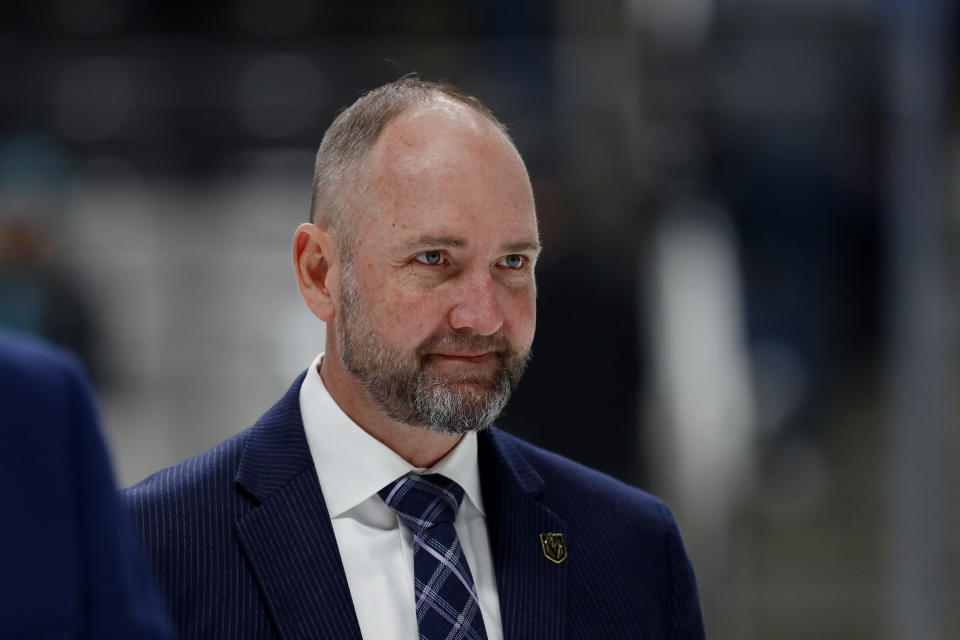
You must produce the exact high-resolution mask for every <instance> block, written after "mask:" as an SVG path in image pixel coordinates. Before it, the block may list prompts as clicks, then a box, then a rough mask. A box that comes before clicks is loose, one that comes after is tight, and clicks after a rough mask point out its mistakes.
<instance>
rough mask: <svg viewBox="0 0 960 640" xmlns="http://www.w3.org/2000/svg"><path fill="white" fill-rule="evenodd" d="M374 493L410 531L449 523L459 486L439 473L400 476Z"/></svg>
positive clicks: (458, 498)
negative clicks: (377, 494) (378, 495)
mask: <svg viewBox="0 0 960 640" xmlns="http://www.w3.org/2000/svg"><path fill="white" fill-rule="evenodd" d="M378 493H379V494H380V497H381V498H383V501H384V502H385V503H386V504H387V506H388V507H390V510H391V511H393V512H394V513H395V514H397V516H399V518H400V520H401V521H403V523H404V524H405V525H406V526H407V528H408V529H410V530H411V531H413V532H414V533H417V532H421V531H424V530H426V529H430V528H432V527H434V526H436V525H438V524H440V523H444V522H449V523H451V524H452V523H453V521H454V520H455V519H456V517H457V511H458V510H459V509H460V502H461V501H462V500H463V488H462V487H461V486H460V485H458V484H457V483H456V482H454V481H453V480H451V479H450V478H447V477H445V476H442V475H440V474H439V473H431V474H428V475H422V476H421V475H408V476H403V477H402V478H398V479H397V480H394V481H393V482H391V483H390V484H388V485H387V486H385V487H384V488H383V489H381V490H380V491H379V492H378Z"/></svg>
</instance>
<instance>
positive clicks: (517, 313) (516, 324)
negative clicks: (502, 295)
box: [503, 291, 537, 348]
mask: <svg viewBox="0 0 960 640" xmlns="http://www.w3.org/2000/svg"><path fill="white" fill-rule="evenodd" d="M503 315H504V328H505V331H506V333H507V337H509V338H510V339H511V341H512V342H514V343H515V344H517V345H523V346H525V347H527V348H529V347H530V345H531V344H532V343H533V333H534V330H535V329H536V326H537V300H536V293H535V292H533V291H530V292H517V293H513V294H511V295H510V297H509V298H508V300H507V301H506V302H505V304H504V314H503Z"/></svg>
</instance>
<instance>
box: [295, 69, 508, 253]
mask: <svg viewBox="0 0 960 640" xmlns="http://www.w3.org/2000/svg"><path fill="white" fill-rule="evenodd" d="M439 97H446V98H449V99H451V100H454V101H456V102H459V103H460V104H463V105H465V106H467V107H469V108H470V109H472V110H473V111H475V112H476V113H477V114H479V115H480V116H482V117H483V118H485V119H486V120H488V121H489V122H491V123H492V124H493V125H495V126H496V127H497V129H499V130H500V131H502V132H503V134H504V135H506V136H507V138H508V139H509V138H510V136H509V134H508V133H507V128H506V127H505V126H504V125H503V123H501V122H500V121H499V120H497V118H496V116H494V115H493V113H492V112H491V111H490V109H488V108H487V106H486V105H484V104H483V103H482V102H480V100H478V99H477V98H475V97H473V96H471V95H468V94H466V93H464V92H463V91H461V90H460V89H458V88H457V87H455V86H453V85H451V84H447V83H445V82H428V81H426V80H421V79H420V78H417V77H414V76H404V77H402V78H400V79H399V80H395V81H393V82H390V83H388V84H385V85H383V86H381V87H378V88H376V89H374V90H372V91H370V92H368V93H366V94H364V95H363V96H361V97H360V98H359V99H357V101H356V102H354V103H353V104H352V105H350V106H349V107H347V108H346V109H345V110H344V111H342V112H341V113H340V115H338V116H337V117H336V119H335V120H334V121H333V123H332V124H331V125H330V127H329V128H328V129H327V131H326V133H324V134H323V141H321V143H320V148H319V150H318V151H317V160H316V163H315V164H314V171H313V192H312V194H311V198H310V217H309V219H310V221H311V222H313V223H314V224H316V225H318V226H320V227H323V228H326V229H329V230H330V232H331V233H333V234H335V235H339V236H340V237H341V241H342V242H343V243H344V246H341V251H348V250H349V249H348V246H347V245H348V244H349V242H350V240H349V237H350V235H351V233H350V232H351V228H352V225H350V224H349V223H348V222H349V218H350V217H352V215H353V213H354V212H352V211H349V208H350V207H349V204H348V202H347V197H346V196H347V194H348V193H355V192H356V191H358V188H357V187H358V186H359V185H357V184H355V183H353V180H352V179H353V177H354V176H355V175H356V174H357V172H358V171H359V169H360V166H361V164H362V162H363V160H364V158H366V156H367V154H368V153H369V152H370V149H372V148H373V146H374V145H375V144H376V142H377V140H378V139H379V138H380V134H381V133H383V130H384V128H385V127H386V126H387V125H388V124H389V123H390V122H391V121H392V120H393V119H394V118H396V117H397V116H399V115H400V114H402V113H404V112H405V111H407V110H409V109H411V108H413V107H416V106H420V105H424V104H428V103H430V102H431V101H433V100H435V99H436V98H439ZM511 142H512V141H511Z"/></svg>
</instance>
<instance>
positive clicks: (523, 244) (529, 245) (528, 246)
mask: <svg viewBox="0 0 960 640" xmlns="http://www.w3.org/2000/svg"><path fill="white" fill-rule="evenodd" d="M405 244H406V246H407V247H408V248H410V249H418V248H420V247H452V248H454V249H462V248H464V247H465V246H467V241H466V240H465V239H464V238H460V237H456V236H420V237H419V238H416V239H414V240H410V241H408V242H406V243H405ZM500 250H501V251H505V252H507V253H523V252H526V251H529V252H533V253H539V252H540V243H539V242H537V241H535V240H534V241H531V240H522V241H519V242H509V243H507V244H505V245H503V246H501V247H500Z"/></svg>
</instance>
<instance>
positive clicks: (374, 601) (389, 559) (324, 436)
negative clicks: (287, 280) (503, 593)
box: [300, 353, 503, 640]
mask: <svg viewBox="0 0 960 640" xmlns="http://www.w3.org/2000/svg"><path fill="white" fill-rule="evenodd" d="M322 359H323V354H322V353H321V354H320V355H319V356H317V358H316V359H315V360H314V361H313V364H311V365H310V368H309V369H308V370H307V375H306V378H304V380H303V386H302V387H301V388H300V413H301V415H302V416H303V426H304V428H305V429H306V434H307V443H308V445H309V446H310V454H311V455H312V456H313V462H314V465H315V466H316V469H317V476H318V477H319V478H320V488H321V489H322V490H323V498H324V500H325V501H326V503H327V511H329V513H330V520H331V522H332V524H333V533H334V536H336V539H337V546H338V547H339V549H340V559H341V560H342V561H343V569H344V571H345V572H346V574H347V584H348V585H349V587H350V595H351V597H352V598H353V606H354V609H355V610H356V612H357V620H358V621H359V622H360V631H361V633H362V634H363V637H364V638H365V639H366V640H394V639H395V640H416V639H417V638H418V631H417V615H416V609H415V607H414V595H413V539H412V538H413V536H412V535H411V533H410V531H409V530H408V529H407V528H406V527H405V526H402V525H401V524H400V520H399V518H398V517H397V516H396V515H395V514H394V513H393V512H392V511H390V509H389V508H388V507H387V505H386V504H384V502H383V500H382V499H381V498H380V496H379V495H377V492H378V491H379V490H380V489H382V488H383V487H385V486H386V485H388V484H390V483H391V482H393V481H394V480H396V479H397V478H399V477H401V476H404V475H406V474H408V473H410V472H411V471H414V472H417V473H440V474H443V475H444V476H446V477H448V478H450V479H451V480H454V481H455V482H456V483H457V484H459V485H460V486H461V487H463V490H464V494H465V497H464V499H463V503H462V504H461V505H460V511H459V512H458V513H457V519H456V520H455V521H454V524H453V526H454V528H455V529H456V530H457V536H459V538H460V543H461V545H462V546H463V552H464V555H465V556H466V559H467V564H468V565H469V566H470V571H471V573H472V574H473V580H474V583H475V584H476V587H477V595H478V596H479V600H480V612H481V613H482V614H483V625H484V627H485V628H486V630H487V638H488V639H489V640H501V639H502V638H503V628H502V624H501V621H500V599H499V597H498V596H497V583H496V577H495V576H494V572H493V558H492V556H491V554H490V542H489V540H488V538H487V526H486V517H485V515H484V510H483V498H482V497H481V495H480V469H479V466H478V463H477V436H476V434H475V433H468V434H467V435H465V436H464V437H463V438H462V439H461V440H460V442H459V443H458V444H457V446H455V447H454V448H453V450H451V451H450V453H448V454H447V455H446V456H444V457H443V458H442V459H441V460H440V461H439V462H437V463H436V464H435V465H433V466H432V467H430V468H429V469H420V468H417V467H414V466H412V465H410V463H408V462H407V461H406V460H404V459H403V458H401V457H400V456H399V455H397V454H396V453H395V452H394V451H393V450H392V449H390V448H389V447H387V446H386V445H384V444H383V443H381V442H380V441H379V440H377V439H375V438H374V437H373V436H371V435H370V434H368V433H367V432H366V431H364V430H363V429H362V428H360V427H359V426H358V425H357V424H356V423H355V422H353V420H351V419H350V418H349V417H348V416H347V414H346V413H344V412H343V410H342V409H341V408H340V407H339V406H338V405H337V403H336V402H335V401H334V399H333V397H331V396H330V393H329V392H328V391H327V388H326V387H325V386H324V384H323V379H322V378H321V377H320V373H319V366H320V361H321V360H322Z"/></svg>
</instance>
